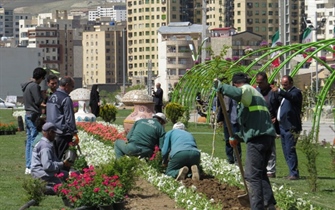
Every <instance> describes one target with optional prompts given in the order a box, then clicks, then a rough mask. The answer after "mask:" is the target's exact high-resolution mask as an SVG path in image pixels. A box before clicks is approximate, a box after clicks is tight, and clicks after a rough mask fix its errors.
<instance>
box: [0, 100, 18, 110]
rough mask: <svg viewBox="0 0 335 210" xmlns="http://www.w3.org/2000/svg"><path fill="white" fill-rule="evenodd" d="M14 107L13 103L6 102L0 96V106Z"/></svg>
mask: <svg viewBox="0 0 335 210" xmlns="http://www.w3.org/2000/svg"><path fill="white" fill-rule="evenodd" d="M14 107H16V105H15V104H13V103H10V102H6V101H5V100H3V99H2V98H0V108H14Z"/></svg>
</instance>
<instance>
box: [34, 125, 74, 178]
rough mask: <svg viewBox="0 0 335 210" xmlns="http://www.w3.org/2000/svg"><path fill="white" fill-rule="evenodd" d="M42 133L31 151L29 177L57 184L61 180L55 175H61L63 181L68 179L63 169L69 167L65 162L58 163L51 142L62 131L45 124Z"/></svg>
mask: <svg viewBox="0 0 335 210" xmlns="http://www.w3.org/2000/svg"><path fill="white" fill-rule="evenodd" d="M42 132H43V137H42V138H41V140H40V141H39V142H38V143H37V144H36V145H35V147H34V149H33V155H32V161H31V175H32V176H33V177H34V178H40V179H42V180H44V181H46V182H49V183H54V184H59V183H61V179H60V178H58V177H56V176H55V175H56V174H58V173H63V175H64V176H63V179H64V180H65V178H67V177H68V172H67V171H66V170H63V169H64V168H69V167H70V166H71V164H70V163H69V162H68V161H67V160H65V161H64V162H62V161H60V160H59V159H58V158H57V156H56V153H55V149H54V145H53V141H54V140H55V136H56V134H61V133H62V131H61V130H59V129H57V128H56V126H55V125H54V124H53V123H51V122H47V123H45V124H44V125H43V126H42Z"/></svg>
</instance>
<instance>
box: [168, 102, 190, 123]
mask: <svg viewBox="0 0 335 210" xmlns="http://www.w3.org/2000/svg"><path fill="white" fill-rule="evenodd" d="M165 114H166V117H167V118H168V119H169V120H170V121H171V122H172V123H173V124H175V123H176V122H178V121H180V122H182V123H184V124H185V126H186V127H187V125H188V120H189V119H190V112H189V110H188V107H184V106H182V105H181V104H179V103H176V102H171V103H168V104H167V105H166V107H165Z"/></svg>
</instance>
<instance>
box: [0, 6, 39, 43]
mask: <svg viewBox="0 0 335 210" xmlns="http://www.w3.org/2000/svg"><path fill="white" fill-rule="evenodd" d="M32 16H33V15H32V14H28V13H18V12H15V10H14V9H6V8H0V37H11V38H14V40H15V45H19V34H20V33H19V31H20V27H19V26H20V24H19V21H20V20H29V19H31V18H32Z"/></svg>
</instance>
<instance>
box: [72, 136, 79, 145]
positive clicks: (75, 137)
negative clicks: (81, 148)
mask: <svg viewBox="0 0 335 210" xmlns="http://www.w3.org/2000/svg"><path fill="white" fill-rule="evenodd" d="M73 137H74V144H75V145H78V144H79V137H78V134H77V133H76V134H74V135H73Z"/></svg>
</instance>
